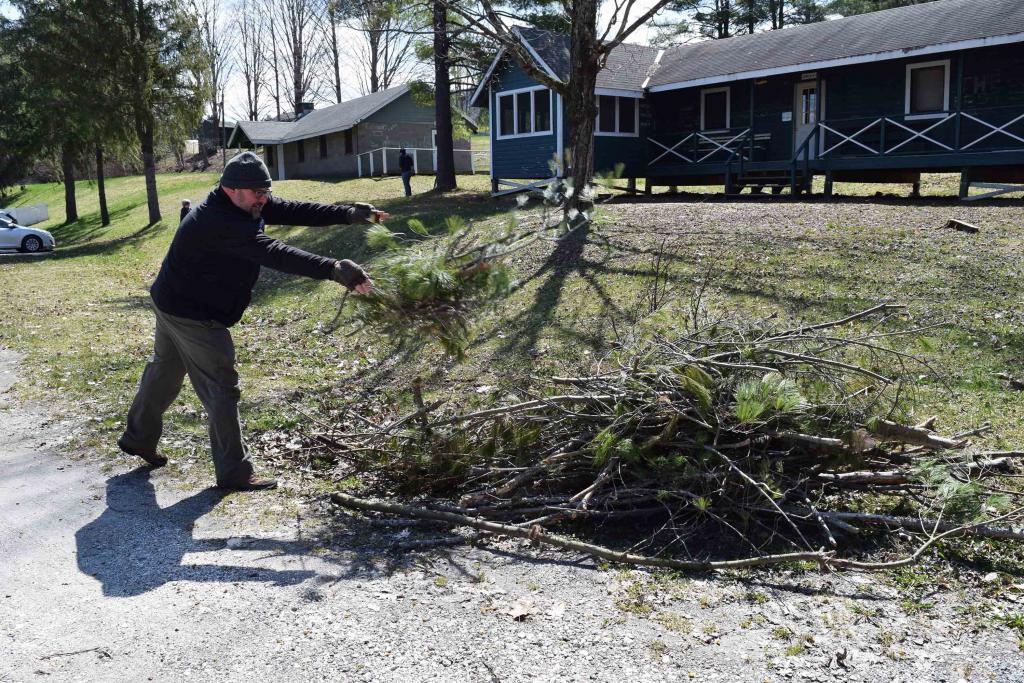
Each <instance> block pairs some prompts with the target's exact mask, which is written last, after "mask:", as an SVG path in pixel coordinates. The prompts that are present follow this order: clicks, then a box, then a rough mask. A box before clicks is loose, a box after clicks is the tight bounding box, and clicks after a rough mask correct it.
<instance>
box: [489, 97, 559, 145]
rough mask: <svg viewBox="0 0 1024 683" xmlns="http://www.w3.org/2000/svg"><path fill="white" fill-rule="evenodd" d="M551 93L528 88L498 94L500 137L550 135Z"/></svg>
mask: <svg viewBox="0 0 1024 683" xmlns="http://www.w3.org/2000/svg"><path fill="white" fill-rule="evenodd" d="M550 133H551V91H549V90H548V89H547V88H527V89H525V90H513V91H511V92H503V93H498V137H499V138H508V137H521V136H526V135H549V134H550Z"/></svg>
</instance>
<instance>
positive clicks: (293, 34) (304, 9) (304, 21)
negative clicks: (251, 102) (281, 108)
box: [274, 0, 320, 115]
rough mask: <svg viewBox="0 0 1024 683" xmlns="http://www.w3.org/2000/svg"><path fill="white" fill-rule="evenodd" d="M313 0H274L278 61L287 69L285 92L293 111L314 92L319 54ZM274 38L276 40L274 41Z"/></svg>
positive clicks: (315, 5) (299, 111)
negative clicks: (278, 45) (279, 53)
mask: <svg viewBox="0 0 1024 683" xmlns="http://www.w3.org/2000/svg"><path fill="white" fill-rule="evenodd" d="M317 9H318V8H317V4H316V2H315V0H274V10H275V12H274V14H275V17H274V20H275V23H276V24H278V26H277V36H275V37H276V38H277V39H279V40H280V41H281V62H282V64H283V65H284V69H285V71H286V72H287V78H288V81H287V82H286V84H287V93H288V97H289V99H290V100H291V104H292V107H293V109H294V111H295V114H296V115H298V114H300V113H301V112H302V103H303V102H306V101H308V100H310V99H312V98H313V97H314V96H315V95H316V87H315V86H316V81H315V74H316V67H317V57H318V55H319V54H320V49H319V47H320V46H319V36H318V35H317V31H316V24H317V20H316V14H317ZM276 42H277V41H276V40H275V44H276Z"/></svg>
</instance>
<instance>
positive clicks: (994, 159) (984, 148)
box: [646, 107, 1024, 193]
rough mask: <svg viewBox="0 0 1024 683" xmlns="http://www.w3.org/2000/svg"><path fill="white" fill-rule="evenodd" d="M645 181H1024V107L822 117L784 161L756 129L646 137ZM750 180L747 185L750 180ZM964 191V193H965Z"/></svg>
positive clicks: (730, 184) (732, 184)
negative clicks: (926, 177)
mask: <svg viewBox="0 0 1024 683" xmlns="http://www.w3.org/2000/svg"><path fill="white" fill-rule="evenodd" d="M647 140H648V162H647V169H646V171H647V177H648V179H649V182H650V181H653V180H657V181H658V183H659V184H678V185H687V184H717V183H723V184H724V185H725V188H726V192H727V193H731V192H733V191H737V188H742V187H743V186H745V185H758V186H761V185H765V184H766V183H765V182H764V181H765V180H766V179H768V180H771V181H772V182H770V183H767V184H775V185H780V184H782V182H781V180H780V179H781V178H784V177H786V178H788V179H789V182H788V184H789V185H790V186H791V190H792V191H793V192H794V193H796V192H799V191H800V190H802V189H806V188H809V187H810V183H811V181H812V179H813V177H814V176H815V175H824V176H825V177H826V191H830V190H831V181H832V179H833V177H834V176H839V177H840V179H842V177H843V176H846V177H851V174H852V175H855V176H856V177H858V178H859V179H863V180H865V181H870V180H871V179H872V178H877V179H878V180H879V181H880V182H891V181H893V179H896V178H898V179H899V181H910V182H915V180H914V177H915V174H916V175H920V173H922V172H943V171H944V172H960V173H962V174H963V175H964V178H965V182H969V181H970V178H971V177H972V176H975V177H976V179H978V180H982V179H983V180H997V181H1005V182H1021V181H1024V107H1016V108H1010V107H998V108H991V109H984V110H980V109H979V110H970V111H949V112H941V113H939V114H935V115H928V116H907V115H905V114H899V115H890V116H882V117H877V118H870V119H868V118H860V119H842V120H822V121H819V122H817V123H815V124H814V125H813V126H812V127H810V128H809V129H808V131H807V132H806V133H805V134H804V135H803V138H802V141H801V142H800V143H799V144H798V145H796V146H795V149H794V152H793V153H792V155H790V156H788V157H785V158H766V157H767V156H769V155H768V154H767V153H766V150H767V149H768V148H769V141H770V140H769V137H768V135H767V134H766V133H763V132H759V131H757V130H756V129H755V128H753V127H746V128H735V129H729V130H727V131H716V132H715V133H713V134H712V133H707V132H701V131H684V132H682V133H675V134H662V135H658V134H657V133H656V134H655V135H653V136H650V137H648V139H647ZM748 181H749V182H748ZM962 193H963V192H962Z"/></svg>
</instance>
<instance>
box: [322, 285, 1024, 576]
mask: <svg viewBox="0 0 1024 683" xmlns="http://www.w3.org/2000/svg"><path fill="white" fill-rule="evenodd" d="M700 311H701V309H700V307H699V306H696V307H695V308H694V313H693V315H692V317H690V318H689V319H688V321H687V322H686V324H685V325H684V326H683V331H682V332H680V333H677V334H674V335H671V336H661V335H648V336H647V337H646V338H645V339H642V340H638V341H636V342H634V343H632V344H628V345H627V346H625V347H623V348H621V349H619V350H618V351H616V352H615V353H613V354H611V355H610V356H609V357H608V358H607V359H605V361H604V362H602V363H600V364H599V365H598V366H597V367H596V368H595V369H594V371H593V372H591V373H589V374H587V375H586V376H579V377H553V378H550V380H549V381H548V382H546V385H547V386H546V388H544V389H542V390H540V391H539V392H538V394H537V395H536V396H535V397H534V398H532V399H530V400H517V401H515V402H509V403H506V404H500V403H499V404H497V405H493V406H490V407H483V409H480V410H475V411H473V412H451V413H445V411H444V409H443V408H441V405H440V404H442V403H443V401H436V402H434V403H432V404H430V405H426V404H424V403H423V401H422V399H421V398H420V396H419V393H418V391H417V394H416V396H417V405H418V406H419V407H418V409H417V410H416V411H415V412H414V413H412V414H411V415H409V416H407V417H405V418H402V419H399V420H395V421H393V422H392V423H391V424H389V425H386V426H383V427H381V428H380V429H377V430H374V431H372V432H367V433H364V434H361V435H355V434H351V433H348V434H345V433H343V432H337V433H334V434H327V435H324V439H323V442H324V443H330V444H333V445H332V446H331V448H333V449H335V450H336V451H337V455H338V456H340V457H342V458H344V459H345V460H347V461H349V462H355V463H357V465H358V468H359V469H363V470H371V471H375V472H376V474H377V476H378V480H379V481H380V482H381V483H382V484H384V485H385V486H387V487H389V488H390V489H391V490H394V491H397V492H399V493H401V494H403V495H406V496H408V495H418V496H421V504H420V508H417V509H420V510H422V511H423V515H424V516H430V515H434V516H435V517H436V516H437V515H438V514H441V513H443V514H444V515H448V516H450V517H451V519H450V520H449V521H453V522H454V521H455V519H457V518H458V519H462V520H464V522H465V523H466V524H470V525H472V526H477V527H478V528H482V529H485V530H488V531H492V532H493V531H495V529H499V528H500V529H513V528H515V529H518V530H519V531H522V532H523V533H524V534H525V533H527V532H529V533H530V534H531V537H532V538H541V539H544V538H545V537H546V535H548V534H551V533H552V531H553V530H555V529H557V528H558V527H565V526H571V527H572V528H573V529H577V530H578V529H580V524H581V523H584V525H585V526H588V527H589V528H591V529H592V528H593V527H592V526H590V525H592V524H593V523H594V522H606V521H614V520H628V521H629V522H630V523H629V524H628V525H626V526H625V527H623V526H621V525H620V526H618V527H617V528H618V529H620V530H622V529H625V528H628V529H630V533H632V534H633V535H634V537H633V538H631V539H629V541H630V544H634V547H646V548H648V549H657V552H658V553H659V554H667V555H669V556H672V557H684V558H686V559H685V560H680V561H678V562H677V564H676V565H669V566H690V565H687V564H686V563H687V562H689V563H690V564H691V565H694V566H696V565H698V564H699V565H700V566H712V565H711V564H708V561H707V559H708V556H709V553H710V554H715V555H719V556H721V555H725V556H732V557H733V558H740V561H743V559H744V558H746V559H749V560H751V561H752V562H753V563H762V562H761V560H762V559H763V558H764V556H765V554H766V553H768V552H772V553H776V552H778V551H779V550H783V551H785V553H788V554H785V553H784V554H783V555H771V557H785V558H790V559H791V558H793V557H795V556H799V557H804V556H806V557H810V558H812V559H816V560H818V561H820V562H823V563H830V564H833V565H839V564H841V563H844V562H845V563H846V564H847V566H849V565H850V564H856V563H855V562H854V561H852V560H844V559H841V558H840V557H839V556H838V553H839V551H840V550H841V549H842V548H844V547H851V546H855V545H856V544H855V543H851V542H852V541H855V540H856V539H858V538H862V537H865V536H867V535H868V532H869V531H870V530H872V529H874V530H883V533H884V532H886V531H888V532H892V531H896V530H902V531H901V533H903V534H904V535H905V534H906V533H907V532H916V533H919V534H922V537H923V538H924V539H925V541H924V545H923V546H921V547H920V548H919V550H918V553H920V552H923V550H924V548H925V547H927V545H929V544H931V543H934V542H935V541H937V540H938V539H940V538H944V537H946V535H956V534H965V533H970V534H977V535H983V536H990V537H1001V538H1010V539H1016V540H1024V533H1022V532H1021V531H1020V529H1019V528H1016V527H1015V526H1014V524H1019V523H1020V521H1021V514H1020V511H1019V510H1017V509H1014V504H1013V502H1014V501H1013V499H1015V498H1017V497H1018V494H1014V493H1010V492H1007V491H1004V490H1003V489H1002V488H1001V487H1000V486H999V485H998V484H996V483H993V482H995V481H996V478H997V477H998V476H1000V475H1001V474H1004V473H1006V472H1009V471H1012V470H1013V468H1014V463H1015V462H1016V459H1017V458H1020V457H1022V456H1024V453H1021V452H1017V451H1003V452H977V451H974V450H972V449H971V448H969V445H970V444H969V440H970V438H971V437H973V436H975V435H977V434H979V433H982V432H983V431H985V430H986V429H987V427H982V428H979V429H976V430H973V431H971V432H967V433H962V434H955V435H952V436H949V437H944V436H940V435H938V434H937V433H935V432H934V431H933V427H934V425H933V424H930V423H924V424H918V425H912V424H907V422H908V420H907V415H908V412H907V410H908V408H907V407H908V405H909V399H910V392H909V389H910V387H911V386H912V385H914V384H916V383H917V382H919V380H920V374H921V373H922V372H925V373H927V372H928V370H927V368H926V367H924V366H923V364H922V363H921V362H920V361H917V360H916V359H915V358H913V357H911V356H908V355H907V354H906V353H904V352H900V351H895V350H891V349H890V348H888V347H887V346H886V345H885V344H886V342H887V341H888V340H890V339H892V338H893V337H894V336H899V335H907V334H915V335H917V334H920V332H921V329H920V328H918V329H906V328H907V325H906V324H905V321H904V320H903V318H904V315H903V313H902V307H900V306H894V305H887V304H882V305H878V306H875V307H873V308H870V309H867V310H864V311H861V312H859V313H856V314H854V315H850V316H848V317H846V318H843V319H841V320H834V321H830V322H825V323H821V324H817V325H808V326H797V327H790V328H786V329H781V328H777V327H776V326H775V324H774V323H773V322H772V320H771V319H769V320H757V321H736V320H728V319H724V318H718V319H712V318H710V317H709V316H707V314H706V313H703V314H702V313H701V312H700ZM901 330H902V331H901ZM933 381H935V382H940V381H941V380H940V378H938V377H934V376H933ZM339 496H340V497H339ZM339 496H336V497H335V500H336V502H339V503H342V504H346V505H358V504H357V503H353V500H355V499H351V497H347V496H342V495H340V494H339ZM374 509H383V508H374ZM402 511H403V512H404V513H405V514H416V513H415V511H413V512H410V509H408V508H403V509H402ZM446 519H447V517H446ZM488 524H489V525H490V526H487V525H488ZM481 525H483V526H481ZM709 538H710V539H717V540H718V544H717V545H718V547H713V546H714V544H709V542H708V539H709ZM588 547H591V548H593V547H594V546H588ZM792 551H795V552H796V555H794V554H793V552H792ZM588 552H591V551H588ZM800 553H803V555H800ZM915 557H916V555H915ZM679 562H681V563H682V564H679ZM648 563H652V562H648Z"/></svg>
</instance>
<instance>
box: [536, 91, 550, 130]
mask: <svg viewBox="0 0 1024 683" xmlns="http://www.w3.org/2000/svg"><path fill="white" fill-rule="evenodd" d="M533 129H534V130H535V131H545V130H551V95H550V94H548V91H547V90H534V91H533Z"/></svg>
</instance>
